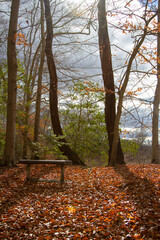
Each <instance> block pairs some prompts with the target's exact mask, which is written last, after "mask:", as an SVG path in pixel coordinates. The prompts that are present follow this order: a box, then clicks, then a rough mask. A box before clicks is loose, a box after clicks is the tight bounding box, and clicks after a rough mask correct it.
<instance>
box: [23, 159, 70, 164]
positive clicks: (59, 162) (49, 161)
mask: <svg viewBox="0 0 160 240" xmlns="http://www.w3.org/2000/svg"><path fill="white" fill-rule="evenodd" d="M19 163H22V164H59V165H69V164H72V161H70V160H34V159H20V160H19Z"/></svg>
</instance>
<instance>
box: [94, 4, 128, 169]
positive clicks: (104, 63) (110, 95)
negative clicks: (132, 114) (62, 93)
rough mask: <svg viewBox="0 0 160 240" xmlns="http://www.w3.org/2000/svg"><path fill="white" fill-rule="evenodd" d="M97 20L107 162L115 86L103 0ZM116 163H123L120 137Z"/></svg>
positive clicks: (112, 127)
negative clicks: (103, 93)
mask: <svg viewBox="0 0 160 240" xmlns="http://www.w3.org/2000/svg"><path fill="white" fill-rule="evenodd" d="M98 22H99V49H100V57H101V67H102V74H103V82H104V88H105V121H106V128H107V133H108V140H109V163H108V165H110V157H111V151H112V144H113V137H114V134H113V132H114V123H115V117H116V114H115V105H116V101H115V88H114V75H113V69H112V57H111V48H110V41H109V35H108V25H107V19H106V10H105V0H100V1H99V3H98ZM116 162H117V163H118V164H124V163H125V162H124V155H123V152H122V148H121V143H120V138H118V146H117V158H116Z"/></svg>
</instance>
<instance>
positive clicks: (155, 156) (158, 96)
mask: <svg viewBox="0 0 160 240" xmlns="http://www.w3.org/2000/svg"><path fill="white" fill-rule="evenodd" d="M157 20H158V21H157V22H158V24H157V26H158V27H157V86H156V90H155V96H154V101H153V119H152V160H151V161H152V163H159V153H158V126H159V103H160V0H158V14H157Z"/></svg>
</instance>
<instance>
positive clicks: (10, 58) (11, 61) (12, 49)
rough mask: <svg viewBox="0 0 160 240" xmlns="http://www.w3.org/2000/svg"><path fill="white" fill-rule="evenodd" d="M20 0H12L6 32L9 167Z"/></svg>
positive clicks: (12, 158) (12, 152)
mask: <svg viewBox="0 0 160 240" xmlns="http://www.w3.org/2000/svg"><path fill="white" fill-rule="evenodd" d="M19 5H20V0H17V1H14V0H12V6H11V15H10V22H9V32H8V47H7V63H8V105H7V127H6V140H5V150H4V164H5V165H7V166H9V167H11V166H14V165H15V164H16V161H15V118H16V93H17V87H16V78H17V59H16V33H17V22H18V12H19Z"/></svg>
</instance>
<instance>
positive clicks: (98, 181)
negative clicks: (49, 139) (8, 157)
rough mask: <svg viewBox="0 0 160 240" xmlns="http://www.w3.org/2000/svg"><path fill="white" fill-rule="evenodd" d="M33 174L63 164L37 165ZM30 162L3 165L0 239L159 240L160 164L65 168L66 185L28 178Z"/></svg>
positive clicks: (45, 174)
mask: <svg viewBox="0 0 160 240" xmlns="http://www.w3.org/2000/svg"><path fill="white" fill-rule="evenodd" d="M32 174H33V176H34V177H42V178H45V179H52V178H59V177H60V169H59V167H55V166H51V165H36V166H35V165H33V168H32ZM25 179H26V172H25V167H24V166H22V165H19V167H17V168H10V169H6V168H0V213H1V215H0V239H3V240H8V239H23V240H25V239H31V240H36V239H39V240H45V239H52V240H57V239H60V240H63V239H65V240H69V239H77V240H78V239H82V240H87V239H90V240H91V239H92V240H94V239H98V240H100V239H110V240H111V239H113V240H114V239H120V240H124V239H144V240H152V239H156V240H158V239H160V166H159V165H151V164H147V165H142V164H141V165H136V164H135V165H133V164H132V165H126V166H118V167H117V168H112V167H94V168H82V167H78V166H70V167H66V169H65V180H66V182H65V184H64V185H63V186H62V187H61V186H60V184H58V183H44V182H38V183H36V182H30V181H29V182H26V180H25Z"/></svg>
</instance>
